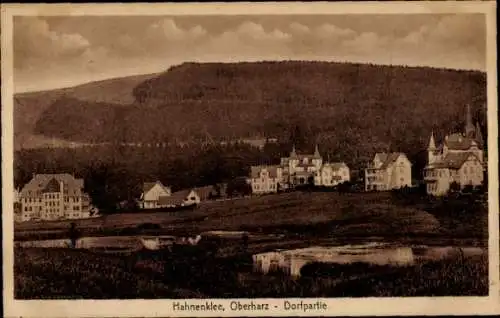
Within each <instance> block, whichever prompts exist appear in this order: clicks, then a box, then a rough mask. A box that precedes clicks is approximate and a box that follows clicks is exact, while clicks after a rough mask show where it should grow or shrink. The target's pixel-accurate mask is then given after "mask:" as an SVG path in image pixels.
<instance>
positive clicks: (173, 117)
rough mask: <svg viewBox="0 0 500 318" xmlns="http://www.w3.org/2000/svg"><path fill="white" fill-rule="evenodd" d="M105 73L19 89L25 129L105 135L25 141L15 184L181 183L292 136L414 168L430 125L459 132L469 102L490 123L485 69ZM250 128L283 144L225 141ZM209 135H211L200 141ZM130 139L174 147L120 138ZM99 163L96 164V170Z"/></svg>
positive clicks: (268, 152) (268, 157) (285, 67)
mask: <svg viewBox="0 0 500 318" xmlns="http://www.w3.org/2000/svg"><path fill="white" fill-rule="evenodd" d="M110 83H111V82H110ZM110 83H106V82H102V83H92V84H90V85H86V86H85V89H84V90H82V91H81V92H80V91H79V89H78V88H75V89H73V90H67V91H62V92H58V93H57V94H52V93H50V92H49V93H47V92H41V93H32V94H30V95H29V96H18V97H17V99H16V101H17V104H18V105H23V107H25V108H26V109H37V111H36V112H31V113H29V114H27V115H26V116H22V115H21V114H20V113H19V112H20V106H16V107H18V108H16V118H20V119H19V122H20V123H29V125H27V124H26V125H24V126H23V125H20V126H19V127H17V128H16V132H17V133H18V134H22V133H23V131H19V129H25V130H26V131H27V130H29V129H31V130H30V131H29V133H34V134H38V135H44V136H47V137H54V138H59V139H65V140H71V141H75V142H89V143H102V142H108V143H110V144H109V145H107V146H99V147H86V148H85V147H84V148H79V149H56V150H53V149H52V150H51V149H38V150H23V151H20V152H18V153H17V154H16V156H17V157H16V183H17V184H22V183H23V182H25V181H26V180H27V179H28V178H29V176H30V175H31V173H33V172H42V171H50V170H55V169H57V171H61V170H67V171H68V172H71V171H73V172H75V173H77V174H79V175H83V176H85V175H87V178H89V180H90V179H92V178H94V179H96V178H97V179H99V177H102V176H106V174H110V173H111V172H110V171H111V170H112V174H113V177H111V175H110V176H107V177H106V178H108V179H110V180H112V179H113V178H118V179H120V178H123V180H126V181H123V182H122V181H120V182H118V184H119V186H121V187H124V185H125V184H126V183H124V182H130V183H132V184H133V185H134V186H132V185H131V186H130V188H131V189H132V188H134V187H135V188H137V184H138V183H139V181H149V180H151V179H156V178H159V179H162V180H164V181H165V182H167V183H169V184H172V185H173V186H174V187H176V188H182V187H187V186H195V185H204V184H211V183H212V182H220V181H224V180H227V179H230V178H232V177H235V176H238V175H244V174H245V173H246V171H247V170H248V168H249V166H250V165H251V164H256V163H262V162H266V163H270V162H276V161H277V160H279V157H280V155H283V154H286V153H287V152H288V151H289V150H290V147H291V144H292V143H295V144H296V145H297V148H298V150H299V151H312V150H313V149H314V145H315V144H318V145H319V147H320V151H321V152H322V154H323V155H324V157H325V158H328V159H330V160H331V161H344V162H346V163H347V164H348V165H350V166H351V167H352V168H353V169H362V168H363V167H364V165H365V164H366V162H367V161H368V160H370V159H371V158H372V156H373V154H374V152H375V151H403V152H405V153H407V154H408V156H409V158H410V160H411V161H412V162H413V163H414V173H415V175H414V177H415V178H419V177H420V175H419V174H420V169H421V168H422V167H423V165H424V164H425V158H426V152H425V149H426V147H427V143H428V140H429V136H430V133H431V131H432V130H433V131H434V133H435V136H436V138H437V140H438V141H440V140H441V139H442V138H443V137H444V135H445V134H446V133H448V132H450V131H457V130H458V131H462V130H463V125H464V120H465V106H466V105H467V104H469V105H471V108H472V111H473V117H474V120H475V121H476V120H477V121H478V122H479V124H480V127H481V128H482V130H483V131H482V132H483V136H485V138H486V133H487V131H486V116H485V112H486V109H485V106H484V105H485V104H486V76H485V74H484V73H481V72H474V71H457V70H444V69H433V68H415V67H404V66H380V65H369V64H349V63H332V62H306V61H286V62H255V63H203V64H198V63H184V64H181V65H178V66H174V67H172V68H171V69H169V70H168V71H166V72H164V73H160V74H155V75H149V76H145V77H134V78H132V79H127V78H124V79H123V83H122V84H123V85H122V84H120V83H121V82H120V79H114V80H112V83H111V84H110ZM37 94H38V95H37ZM108 95H109V96H108ZM37 105H40V106H43V107H39V108H37ZM16 124H17V121H16ZM249 137H273V138H277V139H278V140H279V141H280V143H279V144H277V145H268V146H267V147H266V149H264V151H260V150H258V149H257V148H252V147H250V146H247V145H243V144H238V145H235V146H225V147H224V146H220V145H218V141H221V140H238V139H241V138H249ZM207 141H208V142H212V144H209V145H206V144H205V145H204V146H203V145H202V142H203V143H206V142H207ZM129 142H146V143H157V142H161V143H168V146H166V147H162V148H157V149H156V148H136V147H128V148H127V147H122V146H120V144H121V143H129ZM179 142H182V143H186V142H187V143H188V144H189V146H187V147H184V148H182V147H180V145H179ZM97 165H100V166H97ZM110 169H111V170H110ZM92 171H94V172H95V171H98V172H99V173H100V174H101V175H100V176H94V177H92V178H90V177H89V176H88V174H90V173H92ZM115 175H116V176H118V177H116V176H115ZM125 176H130V177H127V178H126V177H125ZM102 178H104V177H102ZM118 179H117V180H118ZM120 180H121V179H120ZM133 180H135V181H133ZM89 183H90V184H92V182H89ZM122 192H123V191H122ZM128 195H129V194H124V193H122V194H121V196H128Z"/></svg>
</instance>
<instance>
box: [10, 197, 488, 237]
mask: <svg viewBox="0 0 500 318" xmlns="http://www.w3.org/2000/svg"><path fill="white" fill-rule="evenodd" d="M468 200H470V199H468V198H465V199H456V200H445V199H442V200H434V201H425V200H421V202H420V203H419V202H405V201H402V200H400V199H398V198H395V197H394V195H393V194H391V193H388V192H387V193H338V192H308V191H296V192H290V193H282V194H272V195H265V196H254V197H249V198H242V199H237V200H227V201H207V202H204V203H203V204H202V205H201V206H200V207H199V208H198V209H196V210H194V211H189V212H186V211H181V212H175V213H150V212H148V213H141V212H137V213H121V214H112V215H106V216H101V217H98V218H93V219H82V220H75V221H74V222H75V223H76V226H77V228H78V229H79V230H80V231H81V234H82V235H84V236H103V235H134V234H152V235H154V234H170V235H196V234H198V233H200V232H203V231H209V230H247V231H251V232H256V233H282V234H285V235H290V236H294V237H296V236H297V235H299V234H300V235H299V236H301V237H316V238H318V237H366V236H380V237H390V238H397V237H400V238H405V237H406V238H407V237H430V238H436V239H439V238H441V239H443V238H471V239H478V240H485V239H486V238H487V208H486V207H484V206H482V205H480V204H475V203H474V201H473V200H472V201H470V202H469V201H468ZM69 225H70V221H53V222H23V223H17V224H15V239H16V240H28V239H29V240H31V239H48V238H65V237H66V232H67V230H68V228H69Z"/></svg>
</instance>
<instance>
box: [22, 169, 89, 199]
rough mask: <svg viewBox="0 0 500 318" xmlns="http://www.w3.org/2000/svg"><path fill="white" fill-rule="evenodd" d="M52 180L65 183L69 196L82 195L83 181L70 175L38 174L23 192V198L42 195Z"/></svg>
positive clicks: (65, 189)
mask: <svg viewBox="0 0 500 318" xmlns="http://www.w3.org/2000/svg"><path fill="white" fill-rule="evenodd" d="M51 180H55V181H56V182H58V183H59V182H63V185H64V192H65V193H67V194H68V195H81V194H82V193H81V192H82V190H83V179H77V178H75V177H73V176H72V175H70V174H69V173H58V174H36V175H34V176H33V179H31V180H30V182H28V183H27V184H26V185H25V186H24V187H23V189H22V190H21V196H22V197H35V196H38V195H41V193H42V190H44V189H45V187H47V185H48V183H49V182H50V181H51Z"/></svg>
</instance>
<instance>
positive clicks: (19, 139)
mask: <svg viewBox="0 0 500 318" xmlns="http://www.w3.org/2000/svg"><path fill="white" fill-rule="evenodd" d="M156 75H157V74H147V75H138V76H129V77H123V78H115V79H109V80H104V81H97V82H92V83H87V84H82V85H78V86H75V87H70V88H61V89H56V90H50V91H42V92H32V93H22V94H16V95H15V96H14V110H15V111H14V135H15V147H16V148H36V147H38V146H43V145H45V144H47V143H48V142H51V141H52V140H51V139H49V138H47V137H52V136H54V135H52V134H46V133H44V132H43V131H42V132H35V126H36V123H37V121H38V120H39V119H40V117H41V116H42V114H44V112H45V111H46V110H47V109H48V108H50V107H51V105H53V104H54V103H55V102H57V101H58V100H60V99H62V98H75V99H79V100H82V101H86V102H89V103H113V104H117V105H128V104H131V103H133V102H134V101H135V97H134V96H133V95H132V92H133V89H134V87H135V86H137V85H138V84H139V83H141V82H143V81H144V80H146V79H148V78H151V77H153V76H156ZM65 126H68V123H64V125H63V129H64V127H65ZM54 137H63V136H57V135H55V136H54ZM56 142H57V143H58V144H61V145H64V144H66V143H65V142H64V141H63V140H56Z"/></svg>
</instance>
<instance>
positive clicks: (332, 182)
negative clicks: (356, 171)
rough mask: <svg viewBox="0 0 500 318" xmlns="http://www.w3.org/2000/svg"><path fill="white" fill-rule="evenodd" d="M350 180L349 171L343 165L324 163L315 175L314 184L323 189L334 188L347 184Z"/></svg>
mask: <svg viewBox="0 0 500 318" xmlns="http://www.w3.org/2000/svg"><path fill="white" fill-rule="evenodd" d="M350 180H351V174H350V170H349V167H348V166H347V165H346V164H345V163H343V162H341V163H325V164H324V165H323V166H322V167H321V169H320V170H319V171H318V172H317V173H316V176H315V178H314V184H315V185H319V186H325V187H334V186H336V185H339V184H341V183H343V182H349V181H350Z"/></svg>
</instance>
